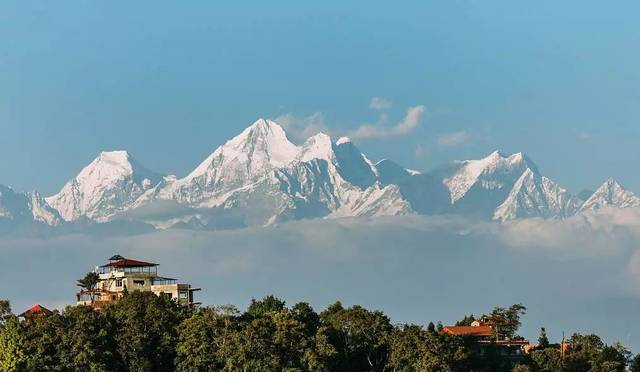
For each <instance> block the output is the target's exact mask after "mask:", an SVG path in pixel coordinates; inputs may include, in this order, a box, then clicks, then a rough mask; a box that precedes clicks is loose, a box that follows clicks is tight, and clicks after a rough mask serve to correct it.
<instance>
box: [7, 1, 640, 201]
mask: <svg viewBox="0 0 640 372" xmlns="http://www.w3.org/2000/svg"><path fill="white" fill-rule="evenodd" d="M343 3H344V2H337V1H324V2H321V3H318V4H314V5H311V4H310V3H309V2H299V1H298V2H294V1H291V2H284V1H282V2H268V4H267V2H257V1H255V2H248V1H234V2H227V3H222V2H212V1H190V2H179V1H164V2H158V1H136V2H124V1H120V2H118V1H115V2H108V3H105V2H94V1H74V2H71V1H57V2H48V1H10V2H4V3H3V4H1V5H0V158H1V159H3V161H2V162H0V183H3V184H8V185H12V186H14V187H15V188H16V189H18V190H31V189H38V190H41V191H42V192H44V193H45V194H49V193H53V192H54V191H56V190H57V189H58V188H60V187H61V186H62V184H63V183H64V182H65V181H66V180H67V179H69V178H70V177H72V176H73V175H75V174H76V173H77V171H78V170H79V169H80V168H81V167H82V166H84V165H85V164H87V163H88V162H89V161H91V160H92V159H93V158H94V157H95V156H96V154H97V153H98V152H99V151H101V150H107V149H122V148H124V149H127V150H129V151H131V153H132V154H133V155H134V156H135V157H136V158H137V159H138V160H139V161H140V162H141V163H143V164H145V165H146V166H147V167H149V168H151V169H154V170H157V171H160V172H165V173H176V174H178V175H184V174H186V173H187V172H188V171H190V170H191V169H192V168H194V167H195V166H196V165H197V164H198V163H199V162H200V161H201V160H203V159H204V158H205V157H206V156H207V155H208V154H209V153H210V152H211V151H212V150H213V149H214V148H215V147H217V146H218V145H219V144H221V143H222V142H224V141H225V140H226V139H228V138H230V137H231V136H233V135H235V134H236V133H238V132H239V131H240V130H241V129H243V128H244V127H245V126H247V125H248V124H250V123H251V122H253V121H254V120H255V119H256V118H258V117H271V118H275V117H280V116H283V115H289V116H288V117H290V118H297V119H296V120H302V119H303V118H306V117H313V118H316V120H317V118H321V119H322V120H321V124H322V125H324V126H325V127H327V128H329V129H330V130H331V131H332V133H335V134H344V133H350V132H353V131H354V130H356V129H357V128H358V127H360V126H361V125H363V124H366V123H369V124H374V125H378V127H380V128H391V127H393V126H394V125H396V123H399V122H401V121H402V120H403V117H404V116H405V114H406V112H407V110H408V109H409V108H410V107H417V106H420V105H422V106H424V107H425V110H424V113H423V114H422V116H421V118H420V119H421V120H420V125H419V126H417V127H416V128H415V129H412V130H409V131H406V132H403V133H400V134H398V135H393V136H391V135H389V136H386V137H385V138H376V139H371V138H369V139H366V138H362V139H359V140H358V141H357V142H358V145H359V146H360V147H361V149H362V150H363V151H364V152H366V153H367V154H369V155H370V157H372V158H374V159H380V158H383V157H385V158H386V157H389V158H392V159H395V160H396V161H398V162H400V163H402V164H404V165H406V166H409V167H412V168H417V169H429V168H432V167H434V166H436V165H439V164H441V163H443V162H445V161H448V160H452V159H461V158H474V157H475V158H477V157H480V156H483V155H485V154H487V153H489V152H491V151H493V150H494V149H502V150H503V151H505V152H516V151H524V152H526V153H527V154H529V155H530V156H531V157H532V158H533V159H534V161H536V163H537V164H538V165H539V167H540V168H541V170H542V171H543V173H545V174H547V175H549V176H550V177H551V178H553V179H555V180H557V181H558V182H559V183H560V184H561V185H563V186H565V187H567V188H569V189H570V190H572V191H574V192H578V191H580V189H582V188H584V187H587V188H593V187H595V186H596V185H597V184H599V183H600V182H601V181H603V180H604V179H605V178H606V177H608V176H613V177H615V178H617V179H619V180H620V181H621V182H622V183H623V184H624V185H626V186H627V187H629V188H630V189H632V190H634V191H636V192H639V191H640V172H638V171H637V160H638V158H639V155H640V150H639V147H638V145H637V143H638V138H640V125H638V123H637V121H638V118H640V105H638V101H639V97H640V72H639V69H638V66H640V48H639V44H640V27H638V26H637V17H636V15H637V14H638V11H639V10H640V9H639V8H640V3H638V2H634V1H625V0H621V1H617V2H615V4H612V3H605V2H601V1H584V0H582V1H563V2H558V1H552V0H540V1H535V2H523V1H513V0H509V1H506V0H505V1H472V0H447V1H416V2H409V1H407V2H384V3H382V2H381V3H378V4H373V3H372V2H364V1H363V2H355V1H354V2H350V3H349V4H343ZM373 97H381V98H385V99H386V100H388V101H390V102H392V104H391V107H390V108H387V109H385V112H384V115H382V116H381V114H380V112H379V111H378V110H375V109H372V108H371V107H370V102H371V99H372V98H373ZM316 113H321V115H320V114H316ZM314 114H316V116H313V115H314ZM381 117H383V118H384V117H387V118H388V119H386V120H381ZM314 123H315V122H314Z"/></svg>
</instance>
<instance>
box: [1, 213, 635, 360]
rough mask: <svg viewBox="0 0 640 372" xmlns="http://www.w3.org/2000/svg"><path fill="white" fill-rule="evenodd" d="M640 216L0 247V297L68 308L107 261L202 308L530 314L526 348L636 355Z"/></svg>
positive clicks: (412, 223) (86, 239)
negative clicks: (272, 303)
mask: <svg viewBox="0 0 640 372" xmlns="http://www.w3.org/2000/svg"><path fill="white" fill-rule="evenodd" d="M638 243H640V211H639V210H634V209H626V210H604V211H602V212H600V213H597V214H588V215H582V216H579V217H574V218H571V219H568V220H564V221H553V220H537V219H531V220H520V221H514V222H510V223H504V224H495V223H487V222H479V221H471V220H467V219H461V218H457V217H424V216H404V217H393V218H376V219H341V220H313V221H303V222H293V223H288V224H284V225H281V226H273V227H268V228H255V229H254V228H251V229H242V230H231V231H220V232H202V231H191V230H168V231H158V232H151V233H145V234H141V235H133V236H124V235H123V236H109V237H105V235H104V234H100V235H88V234H72V235H71V234H70V235H63V236H55V237H38V238H33V237H15V236H13V237H3V238H0V297H7V298H10V299H11V300H12V301H13V303H14V307H15V309H16V310H22V308H24V307H26V306H30V305H32V304H33V303H42V304H43V305H48V306H53V307H61V306H64V305H65V304H70V303H72V302H73V301H74V293H75V291H76V287H75V280H76V279H77V278H79V277H81V276H82V275H83V274H84V273H85V272H87V271H89V270H91V269H92V268H93V267H94V266H96V265H98V264H101V263H103V262H104V261H105V260H106V258H108V257H109V256H111V255H112V254H115V253H119V254H122V255H124V256H130V257H136V258H141V259H146V260H151V261H155V262H158V263H160V264H161V267H160V269H161V273H162V274H163V275H167V276H170V277H178V278H180V279H182V280H184V281H189V282H191V283H192V284H194V285H197V286H201V287H202V288H203V291H202V292H200V293H199V296H200V297H199V298H200V300H202V302H204V303H205V304H226V303H233V304H236V305H239V306H244V305H246V303H247V302H248V301H249V300H250V299H251V297H260V296H263V295H265V294H269V293H274V294H276V295H278V296H281V297H283V298H285V299H286V300H287V301H289V302H295V301H299V300H307V301H310V302H312V304H313V305H315V306H316V307H318V308H322V307H324V306H326V305H327V304H329V303H331V302H333V301H335V300H338V299H340V300H342V301H343V302H345V303H347V304H351V303H359V304H362V305H365V306H368V307H373V308H380V309H382V310H384V311H385V312H387V313H388V314H389V315H390V316H391V317H392V318H393V319H394V320H395V321H398V322H415V323H421V324H424V323H427V322H429V321H437V320H441V321H443V322H444V323H448V322H453V321H455V320H456V319H457V318H460V317H462V316H463V315H465V314H466V313H475V314H478V313H481V312H483V311H488V310H490V308H491V307H493V306H494V305H509V304H512V303H516V302H522V303H524V304H525V305H527V306H528V307H529V309H530V311H529V314H528V315H527V316H526V318H525V319H524V322H525V329H524V332H523V333H524V335H525V336H527V337H530V338H533V339H535V338H536V337H537V330H538V328H539V327H541V326H545V327H547V328H548V329H549V330H550V331H551V336H553V337H559V336H560V334H561V332H562V331H565V332H567V333H570V332H574V331H581V332H588V331H593V332H597V333H599V334H602V335H604V336H605V337H606V338H607V340H608V341H616V340H619V341H622V342H624V343H626V344H629V345H630V346H632V347H633V348H634V349H635V350H640V324H638V322H636V321H635V320H636V314H637V311H636V310H637V309H638V308H639V307H640V300H639V299H640V250H639V249H638V247H639V244H638Z"/></svg>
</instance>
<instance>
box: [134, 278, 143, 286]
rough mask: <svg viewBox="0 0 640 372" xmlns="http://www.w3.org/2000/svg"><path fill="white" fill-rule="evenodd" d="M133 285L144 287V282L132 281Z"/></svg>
mask: <svg viewBox="0 0 640 372" xmlns="http://www.w3.org/2000/svg"><path fill="white" fill-rule="evenodd" d="M133 284H134V285H144V280H140V279H134V280H133Z"/></svg>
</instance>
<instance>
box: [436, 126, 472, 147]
mask: <svg viewBox="0 0 640 372" xmlns="http://www.w3.org/2000/svg"><path fill="white" fill-rule="evenodd" d="M470 140H471V133H469V131H467V130H461V131H458V132H452V133H443V134H441V135H440V136H438V145H439V146H442V147H452V146H460V145H464V144H466V143H468V142H469V141H470Z"/></svg>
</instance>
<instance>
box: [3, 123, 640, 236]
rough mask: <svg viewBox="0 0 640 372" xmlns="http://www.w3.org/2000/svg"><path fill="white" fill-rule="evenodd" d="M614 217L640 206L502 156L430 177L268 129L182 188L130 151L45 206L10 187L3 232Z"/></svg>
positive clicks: (104, 156) (222, 152)
mask: <svg viewBox="0 0 640 372" xmlns="http://www.w3.org/2000/svg"><path fill="white" fill-rule="evenodd" d="M604 207H618V208H627V207H640V198H638V197H636V196H635V195H634V194H633V193H632V192H630V191H628V190H625V189H624V188H623V187H622V186H621V185H620V184H619V183H617V182H616V181H615V180H613V179H609V180H607V181H606V182H605V183H604V184H603V185H602V186H600V187H599V188H598V190H596V191H595V192H594V193H593V194H592V195H590V197H588V199H587V200H581V199H580V198H578V197H576V196H573V195H571V194H570V193H569V192H568V191H567V190H565V189H563V188H562V187H560V186H559V185H558V184H557V183H555V182H554V181H552V180H551V179H549V178H547V177H545V176H543V175H542V174H541V173H540V171H539V170H538V168H537V167H536V165H535V164H534V163H533V162H532V161H531V159H529V158H528V157H527V156H526V155H524V154H522V153H517V154H512V155H504V154H502V153H500V152H499V151H496V152H493V153H491V154H490V155H488V156H487V157H485V158H483V159H479V160H465V161H457V162H454V163H453V164H449V165H447V166H445V167H442V168H440V169H438V170H436V171H433V172H430V173H420V172H417V171H414V170H409V169H405V168H403V167H402V166H400V165H398V164H396V163H394V162H393V161H391V160H382V161H379V162H377V163H374V162H372V161H371V160H369V158H367V156H366V155H364V154H363V153H362V152H361V151H360V150H358V148H357V147H356V146H355V145H354V144H353V142H352V141H351V140H349V139H348V138H344V137H343V138H340V139H338V140H337V141H333V140H332V139H331V138H330V137H329V136H327V135H325V134H317V135H315V136H313V137H311V138H309V139H308V140H307V141H306V142H305V143H303V144H302V145H296V144H294V143H292V142H291V141H289V139H288V138H287V134H286V133H285V131H284V130H283V128H282V127H281V126H280V125H278V124H277V123H275V122H274V121H271V120H264V119H259V120H258V121H256V122H255V123H253V125H251V126H250V127H248V128H247V129H245V130H244V131H243V132H242V133H240V134H239V135H238V136H236V137H235V138H233V139H231V140H229V141H228V142H226V143H225V144H223V145H222V146H220V147H218V148H217V149H216V150H215V151H214V152H213V153H212V154H211V155H209V156H208V157H207V158H206V159H205V160H204V161H203V162H202V163H201V164H200V165H198V166H197V167H196V168H195V169H194V170H193V171H192V172H190V173H189V174H188V175H187V176H185V177H183V178H178V177H176V176H171V175H166V176H163V175H160V174H157V173H155V172H152V171H150V170H148V169H146V168H145V167H143V166H142V165H140V164H139V163H138V162H136V161H135V160H134V159H133V158H132V157H131V155H130V154H129V153H128V152H126V151H110V152H103V153H101V154H100V155H99V156H98V157H97V158H96V159H95V160H94V161H92V162H91V163H90V164H89V165H87V166H86V167H85V168H84V169H82V170H81V171H80V173H79V174H78V175H77V176H76V177H74V178H73V179H71V180H70V181H68V182H67V183H66V184H65V185H64V186H63V188H62V189H61V190H60V192H59V193H57V194H55V195H52V196H49V197H46V198H42V197H41V196H40V195H39V194H38V193H37V192H33V193H28V194H22V193H18V192H15V191H13V190H12V189H11V188H9V187H6V186H0V224H2V223H5V224H6V223H13V224H25V223H35V224H45V225H49V226H59V225H65V224H73V223H74V222H77V221H92V222H95V223H107V222H111V221H116V220H125V221H132V220H134V221H137V222H142V223H145V224H148V225H152V226H154V227H155V228H161V229H164V228H172V227H175V228H177V227H182V228H199V229H222V228H235V227H243V226H259V225H269V224H274V223H279V222H284V221H289V220H298V219H305V218H339V217H354V216H389V215H404V214H416V213H417V214H442V213H447V214H462V215H469V216H474V217H481V218H487V219H493V220H496V221H507V220H513V219H519V218H529V217H541V218H553V219H563V218H567V217H570V216H573V215H576V214H579V213H584V212H586V211H597V210H599V209H601V208H604Z"/></svg>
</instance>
